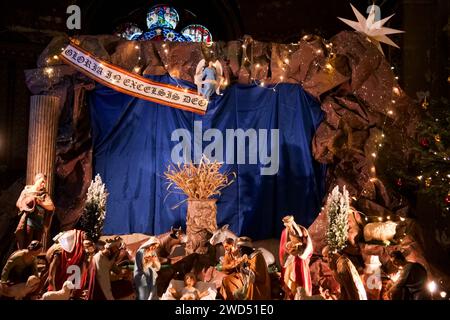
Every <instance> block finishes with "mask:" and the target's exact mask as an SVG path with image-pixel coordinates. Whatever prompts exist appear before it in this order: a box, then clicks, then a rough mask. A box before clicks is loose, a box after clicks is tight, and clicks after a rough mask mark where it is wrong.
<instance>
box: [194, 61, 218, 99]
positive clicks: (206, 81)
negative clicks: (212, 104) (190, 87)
mask: <svg viewBox="0 0 450 320" xmlns="http://www.w3.org/2000/svg"><path fill="white" fill-rule="evenodd" d="M205 65H206V60H205V59H202V60H201V61H200V62H199V63H198V65H197V69H196V71H195V77H194V79H195V80H194V81H195V84H196V85H197V90H198V94H200V95H202V96H203V97H204V98H205V99H208V100H209V98H210V97H211V96H212V94H213V93H214V91H215V92H216V94H220V86H221V85H222V82H223V80H224V77H223V69H222V64H221V63H220V62H219V60H216V62H213V61H212V60H210V61H209V62H208V66H206V67H205Z"/></svg>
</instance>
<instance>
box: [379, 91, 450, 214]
mask: <svg viewBox="0 0 450 320" xmlns="http://www.w3.org/2000/svg"><path fill="white" fill-rule="evenodd" d="M421 106H422V111H421V113H422V115H421V122H420V124H419V125H418V127H417V130H416V135H415V137H413V138H411V139H408V141H406V142H405V146H404V148H405V149H406V150H408V153H407V156H406V157H405V156H404V155H403V156H402V153H401V152H398V150H397V151H395V150H394V148H393V143H392V144H389V143H387V144H386V145H385V150H383V151H382V153H383V155H385V163H386V164H387V165H386V167H385V168H384V170H383V171H384V180H385V181H388V182H389V183H390V184H391V185H392V186H393V187H394V189H396V190H398V191H399V192H400V193H401V194H403V195H404V196H407V197H408V198H409V199H417V196H418V195H419V194H422V195H425V196H426V197H427V198H428V199H429V200H431V201H432V202H433V203H435V204H436V205H437V206H438V207H440V208H441V209H442V211H443V212H444V213H446V214H448V213H449V211H450V130H449V129H450V106H449V101H448V99H445V98H441V99H439V100H431V101H430V102H429V101H428V99H427V98H426V97H425V98H424V99H423V101H422V102H421ZM397 149H398V147H397Z"/></svg>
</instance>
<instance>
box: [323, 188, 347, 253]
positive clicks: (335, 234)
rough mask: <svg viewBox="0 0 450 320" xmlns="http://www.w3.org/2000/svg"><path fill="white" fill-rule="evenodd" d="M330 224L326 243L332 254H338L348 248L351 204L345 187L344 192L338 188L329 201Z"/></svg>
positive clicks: (329, 197) (334, 190)
mask: <svg viewBox="0 0 450 320" xmlns="http://www.w3.org/2000/svg"><path fill="white" fill-rule="evenodd" d="M326 206H327V212H328V224H327V232H326V241H327V244H328V247H329V250H330V251H331V252H338V251H341V250H343V249H344V248H345V247H346V246H347V239H348V213H349V211H350V202H349V197H348V191H347V190H346V188H345V186H344V188H343V192H342V193H341V192H340V191H339V186H336V187H335V188H334V189H333V191H332V192H331V194H330V195H329V196H328V199H327V205H326Z"/></svg>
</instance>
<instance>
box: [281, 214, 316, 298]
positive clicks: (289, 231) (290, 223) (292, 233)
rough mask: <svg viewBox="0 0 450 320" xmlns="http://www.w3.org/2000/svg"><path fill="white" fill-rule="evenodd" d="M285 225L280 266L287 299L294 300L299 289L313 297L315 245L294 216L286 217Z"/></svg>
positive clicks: (284, 219) (282, 234)
mask: <svg viewBox="0 0 450 320" xmlns="http://www.w3.org/2000/svg"><path fill="white" fill-rule="evenodd" d="M283 223H284V226H285V227H286V228H285V229H284V230H283V232H282V233H281V240H280V264H281V279H282V282H283V287H284V290H285V292H286V298H287V299H294V297H295V295H296V293H297V289H301V288H304V292H305V294H306V295H307V296H311V295H312V284H311V274H310V271H309V260H310V258H311V256H312V253H313V245H312V241H311V238H310V237H309V234H308V230H306V228H305V227H302V226H300V225H298V224H296V223H295V221H294V217H293V216H286V217H284V218H283Z"/></svg>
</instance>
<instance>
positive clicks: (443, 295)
mask: <svg viewBox="0 0 450 320" xmlns="http://www.w3.org/2000/svg"><path fill="white" fill-rule="evenodd" d="M440 295H441V298H442V299H445V298H446V297H447V292H445V291H441V293H440Z"/></svg>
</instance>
